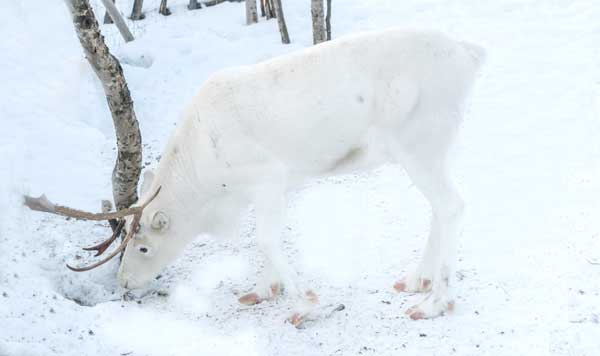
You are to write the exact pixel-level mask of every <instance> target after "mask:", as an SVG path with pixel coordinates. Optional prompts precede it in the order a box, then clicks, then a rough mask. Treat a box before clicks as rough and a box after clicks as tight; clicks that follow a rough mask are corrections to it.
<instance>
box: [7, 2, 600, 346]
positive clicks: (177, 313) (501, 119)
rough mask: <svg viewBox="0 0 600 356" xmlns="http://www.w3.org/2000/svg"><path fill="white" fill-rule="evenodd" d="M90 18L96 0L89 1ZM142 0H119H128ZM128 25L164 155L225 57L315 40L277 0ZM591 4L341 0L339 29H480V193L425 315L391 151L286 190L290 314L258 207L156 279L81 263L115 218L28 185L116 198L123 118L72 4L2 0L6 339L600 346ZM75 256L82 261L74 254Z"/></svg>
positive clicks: (149, 158)
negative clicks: (271, 286) (257, 15)
mask: <svg viewBox="0 0 600 356" xmlns="http://www.w3.org/2000/svg"><path fill="white" fill-rule="evenodd" d="M93 3H94V5H95V6H96V12H97V16H99V17H100V16H103V12H104V11H103V10H102V7H101V6H100V5H99V1H94V2H93ZM130 3H131V1H129V0H128V1H124V0H118V1H117V6H118V7H119V8H120V9H122V11H123V12H124V13H128V12H129V9H130V8H131V4H130ZM169 3H170V8H171V10H172V11H173V15H171V16H169V17H162V16H160V15H158V14H157V8H158V1H146V4H145V6H146V7H145V11H146V15H147V18H146V19H145V20H143V21H141V22H135V23H131V22H128V23H129V24H130V26H131V30H132V32H133V34H134V36H135V37H136V40H135V41H134V42H132V43H129V44H124V43H123V41H122V39H121V38H120V36H119V34H118V32H117V31H116V30H115V29H114V27H113V26H112V25H107V26H102V31H103V33H104V35H105V36H106V40H107V43H108V44H109V46H110V48H111V49H112V50H113V51H114V53H115V54H116V55H117V56H118V58H119V59H121V62H122V64H123V67H124V70H125V74H126V77H127V80H128V82H129V85H130V90H131V92H132V95H133V98H134V101H135V108H136V113H137V116H138V118H139V120H140V126H141V130H142V135H143V139H144V157H145V160H144V163H145V165H147V166H151V167H152V166H155V165H156V161H157V158H158V157H159V155H160V153H161V149H162V147H163V145H164V144H165V141H166V138H167V137H168V134H169V133H170V131H171V129H172V128H173V127H174V124H175V123H176V122H177V120H178V118H179V115H180V113H181V110H182V109H183V107H184V105H185V104H186V103H187V102H188V101H189V100H190V99H191V97H192V96H193V94H194V93H195V91H196V90H197V89H198V88H199V87H200V85H201V84H202V82H203V81H204V80H205V79H206V78H207V77H208V76H209V75H210V73H213V72H214V71H216V70H218V69H221V68H225V67H229V66H234V65H241V64H249V63H256V62H258V61H261V60H264V59H268V58H272V57H274V56H277V55H280V54H283V53H287V52H291V51H294V50H297V49H300V48H304V47H307V46H310V45H311V41H312V34H311V32H310V10H309V6H310V2H309V1H298V0H289V1H284V6H285V8H284V10H285V14H286V20H287V21H288V26H289V31H290V36H291V39H292V44H291V45H287V46H284V45H282V44H281V43H280V39H279V33H278V31H277V25H276V22H275V21H274V20H271V21H265V20H264V19H261V21H260V23H259V24H257V25H253V26H250V27H247V26H245V24H244V23H245V18H244V14H245V11H244V4H243V3H223V4H220V5H218V6H213V7H210V8H204V9H201V10H197V11H188V10H187V9H186V8H185V4H186V1H185V0H172V1H170V2H169ZM598 18H600V5H598V3H597V2H594V1H591V0H590V1H585V0H574V1H559V0H553V1H550V0H545V1H541V0H523V1H521V0H519V1H517V0H498V1H493V2H492V1H478V2H473V1H458V0H453V1H441V0H427V1H423V0H418V1H417V0H406V1H394V0H370V1H367V0H345V1H343V2H334V9H333V19H332V23H333V31H334V37H339V36H341V35H343V34H347V33H351V32H355V31H360V30H366V29H381V28H386V27H389V26H398V25H401V26H407V27H419V28H430V29H437V30H441V31H443V32H446V33H448V34H449V35H451V36H453V37H455V38H457V39H461V40H468V41H471V42H474V43H478V44H481V45H483V46H484V47H486V49H487V52H488V61H487V64H486V67H485V68H484V71H483V74H482V76H481V78H480V79H479V80H478V82H477V84H476V87H475V89H474V91H473V96H472V98H471V105H470V109H469V111H468V114H467V116H466V119H465V122H464V125H463V131H462V134H461V140H460V145H459V147H458V152H457V153H458V155H457V162H456V167H455V175H456V177H457V180H458V185H459V187H460V189H461V191H462V192H463V194H464V198H465V200H466V202H467V207H468V216H467V218H466V221H465V227H464V231H463V233H462V237H461V246H460V251H459V261H458V265H457V267H458V271H457V277H458V278H457V281H456V282H455V283H454V285H453V292H454V293H455V295H456V301H457V307H456V310H455V312H454V313H453V314H451V315H449V316H444V317H440V318H437V319H434V320H425V321H417V322H415V321H411V320H409V319H408V318H406V317H405V316H404V313H403V312H404V310H405V309H406V308H407V307H409V306H411V305H412V304H414V303H416V302H417V301H419V298H421V296H419V295H407V294H397V293H395V292H393V290H392V288H391V286H392V284H393V283H394V281H395V280H396V279H398V278H399V277H400V276H401V275H402V274H403V273H404V272H405V271H407V269H409V268H410V267H411V266H413V265H414V264H415V263H416V262H417V261H418V258H419V253H420V250H421V249H422V247H423V246H424V239H425V237H426V236H427V223H428V214H429V210H428V207H427V204H426V202H425V200H424V198H423V197H421V196H420V194H419V193H418V191H417V190H416V189H415V188H414V187H412V186H411V183H410V181H409V180H408V178H407V177H406V175H405V174H404V172H403V171H402V170H401V169H399V168H398V167H393V166H384V167H381V168H379V169H377V170H375V171H373V172H367V173H364V174H360V175H353V176H352V175H349V176H339V177H331V178H327V179H323V180H318V181H315V182H313V183H312V184H310V185H308V186H306V187H304V188H303V189H301V190H299V191H297V192H294V193H292V194H291V196H290V197H291V199H290V204H289V212H288V223H287V229H286V230H285V232H284V235H285V248H286V252H287V254H288V255H289V257H290V259H291V260H292V261H293V265H294V266H295V267H296V269H297V270H298V271H299V272H300V279H301V281H300V282H301V283H302V284H304V285H306V286H309V287H310V288H312V289H314V290H315V291H317V293H318V294H319V297H320V300H321V304H322V305H324V306H328V307H329V306H336V305H338V304H343V305H344V306H345V309H344V310H342V311H338V312H334V313H331V314H327V315H326V317H323V318H319V319H317V320H314V321H312V322H311V323H309V324H307V325H306V328H304V329H299V330H298V329H295V328H293V327H292V326H291V325H290V324H288V323H285V322H284V320H285V318H286V317H288V316H289V314H290V313H291V310H290V308H291V303H290V302H289V300H286V298H282V299H279V300H277V301H275V302H272V303H262V304H260V305H257V306H253V307H246V306H242V305H240V304H239V303H238V302H237V297H238V296H239V295H240V294H242V293H245V292H246V291H248V290H250V289H251V287H252V285H253V284H254V283H255V282H256V281H257V275H256V274H257V271H258V273H260V266H261V264H262V258H261V257H260V256H259V255H258V253H257V249H256V245H255V242H254V238H253V233H254V232H253V221H252V216H251V214H249V217H248V219H247V223H245V224H244V226H242V227H241V233H240V238H239V239H236V240H232V241H223V240H214V239H213V238H212V237H210V236H200V237H199V238H198V239H197V240H196V241H195V242H194V243H193V244H192V245H190V246H189V248H188V249H187V250H186V252H185V255H184V256H183V257H182V258H181V259H180V260H178V262H177V263H175V264H174V265H172V266H170V267H169V268H168V269H167V270H165V271H164V273H163V274H162V278H160V279H158V280H156V281H154V282H153V283H152V285H150V286H148V288H146V289H144V290H139V291H129V292H127V291H126V290H123V289H121V288H120V287H118V286H117V284H116V281H115V279H114V275H115V272H116V268H117V261H113V262H111V263H110V264H108V265H106V266H104V267H102V268H100V269H97V270H94V271H92V272H89V273H87V274H76V273H73V272H70V271H69V270H67V269H66V268H65V267H64V264H65V262H75V263H78V262H82V261H89V260H90V257H89V256H88V255H87V254H84V253H83V252H81V251H80V250H79V249H80V247H82V246H84V245H89V244H93V243H94V242H97V241H99V240H101V239H103V238H104V237H105V236H106V234H107V233H108V228H107V227H106V225H105V224H96V223H92V222H82V221H72V220H71V221H65V219H63V218H59V217H55V216H48V215H43V214H39V213H34V212H31V211H27V210H25V209H24V208H23V207H22V206H21V203H20V202H21V200H20V199H21V198H20V197H21V195H22V194H33V195H36V194H41V193H42V192H45V193H46V194H47V195H48V197H49V198H50V199H51V200H54V201H59V202H61V203H64V204H67V205H72V206H77V207H80V208H83V209H88V210H98V209H99V207H100V200H101V199H104V198H108V197H110V196H111V188H110V174H111V170H112V164H113V162H114V156H115V151H114V146H115V144H114V133H113V129H112V123H111V121H110V119H109V117H110V114H109V112H108V109H107V107H106V104H105V99H104V96H103V93H102V88H101V86H100V85H99V84H98V82H97V81H96V79H95V77H94V74H93V73H92V71H91V70H90V68H89V66H88V64H87V63H86V61H85V59H84V58H83V56H82V52H81V48H80V45H79V43H78V41H77V38H76V37H75V35H74V31H73V28H72V24H71V22H70V19H69V17H68V13H67V10H66V8H65V6H64V5H62V4H57V2H54V1H42V2H36V3H35V5H34V4H33V3H31V2H23V1H18V0H17V1H14V0H13V1H2V2H0V38H1V40H0V78H2V84H1V85H0V95H1V96H2V97H3V98H4V102H3V104H2V105H0V120H1V121H0V123H1V126H0V128H1V130H0V157H2V159H0V183H1V184H0V211H1V212H2V214H0V355H2V356H5V355H10V356H17V355H18V356H27V355H36V356H37V355H120V354H128V355H134V356H135V355H140V356H141V355H148V356H154V355H157V356H163V355H177V356H179V355H200V354H201V355H282V354H283V355H321V354H323V355H358V354H364V355H392V354H406V355H421V354H425V355H596V354H597V353H598V350H599V349H600V341H599V340H600V320H599V319H600V265H598V264H597V263H599V262H600V219H599V218H598V212H600V179H599V178H600V140H598V137H600V136H599V135H600V122H599V119H600V52H599V47H598V43H600V22H598ZM76 256H80V257H81V259H80V260H76V258H77V257H76Z"/></svg>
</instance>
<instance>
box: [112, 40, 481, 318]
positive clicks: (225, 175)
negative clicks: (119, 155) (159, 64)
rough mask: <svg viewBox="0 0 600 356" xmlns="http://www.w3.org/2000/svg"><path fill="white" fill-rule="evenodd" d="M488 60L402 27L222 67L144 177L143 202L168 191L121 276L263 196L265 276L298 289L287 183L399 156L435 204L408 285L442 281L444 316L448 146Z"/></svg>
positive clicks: (214, 229) (141, 275)
mask: <svg viewBox="0 0 600 356" xmlns="http://www.w3.org/2000/svg"><path fill="white" fill-rule="evenodd" d="M482 60H483V51H482V50H481V49H480V48H479V47H477V46H474V45H471V44H466V43H460V42H456V41H453V40H450V39H448V38H446V37H444V36H443V35H440V34H437V33H429V32H410V31H402V30H396V29H394V30H387V31H383V32H370V33H361V34H356V35H353V36H349V37H344V38H340V39H337V40H333V41H330V42H326V43H323V44H320V45H318V46H314V47H311V48H308V49H305V50H303V51H300V52H297V53H293V54H290V55H286V56H282V57H278V58H275V59H273V60H270V61H267V62H263V63H259V64H256V65H251V66H245V67H239V68H233V69H229V70H225V71H222V72H219V73H217V74H215V75H213V76H212V77H211V78H210V79H208V80H207V81H206V83H205V84H204V85H203V86H202V87H201V88H200V91H199V93H198V94H197V95H196V96H195V97H194V99H193V101H192V104H191V105H190V106H189V108H188V109H187V110H186V112H185V114H184V117H183V120H182V121H181V122H180V123H179V125H178V126H177V129H176V130H175V132H174V133H173V135H172V137H171V139H170V141H169V143H168V145H167V147H166V148H165V150H164V152H163V156H162V159H161V161H160V163H159V165H158V168H157V170H156V174H155V177H154V178H153V180H152V182H144V184H143V187H144V189H143V192H142V198H141V200H144V198H145V196H147V195H148V194H151V193H153V192H154V191H155V190H156V189H157V188H158V187H159V186H162V190H161V192H160V194H159V195H158V197H157V198H156V200H154V201H153V202H152V203H151V204H150V205H149V206H148V207H147V208H146V211H145V212H144V215H143V217H142V221H141V229H140V232H139V233H138V234H137V236H136V239H135V240H133V241H132V242H131V243H130V245H129V246H128V247H127V250H126V253H125V256H124V258H123V261H122V264H121V267H120V270H119V278H120V280H121V283H122V284H123V285H126V286H129V287H138V286H140V285H142V284H143V283H145V282H147V281H149V280H150V279H152V278H153V277H154V276H155V275H156V274H157V273H158V272H159V271H160V270H161V269H162V268H163V267H165V265H167V264H168V263H170V262H172V261H173V260H174V259H175V258H176V257H177V256H178V255H179V253H180V252H181V251H182V250H183V249H184V247H185V246H186V245H187V244H188V243H189V242H190V241H191V240H192V239H193V238H194V237H195V236H197V235H198V234H200V233H211V234H221V233H225V232H227V231H229V230H230V229H231V227H232V226H235V225H236V223H238V219H239V215H240V212H241V211H242V210H243V209H244V208H245V207H246V206H247V204H254V205H255V210H256V215H257V222H256V225H257V229H256V235H257V239H258V245H259V247H260V249H261V250H262V252H263V253H264V254H265V256H266V258H267V261H268V265H269V266H268V267H267V268H268V271H267V273H266V275H267V276H268V277H267V279H268V280H266V281H265V283H264V285H265V286H269V285H270V284H271V283H273V282H282V283H283V284H284V285H285V286H286V290H287V291H289V292H290V293H291V294H292V295H294V294H297V295H301V294H302V293H301V292H302V291H300V290H299V288H298V287H297V286H296V284H295V278H294V272H293V271H292V269H291V268H290V267H289V265H288V263H287V261H286V259H285V257H284V255H283V254H282V251H281V249H280V248H279V235H280V233H281V229H282V224H283V221H282V220H283V211H284V208H285V206H286V204H285V196H286V194H285V193H286V191H287V190H289V189H291V188H293V187H294V186H296V185H297V184H300V183H302V182H304V181H306V180H307V179H312V178H314V177H317V176H323V175H330V174H333V173H336V172H339V171H346V170H351V169H354V170H356V169H359V170H364V169H370V168H372V167H374V166H377V165H380V164H382V163H385V162H396V163H399V164H402V165H403V166H404V167H405V169H406V170H407V172H408V174H409V176H410V177H411V179H412V180H413V181H414V183H415V185H416V186H417V187H418V188H419V189H420V190H421V191H422V192H423V194H424V195H425V197H426V198H427V199H428V200H429V202H430V203H431V207H432V212H433V214H432V221H431V234H430V237H429V240H428V242H427V246H426V248H425V252H424V257H423V260H422V262H421V264H420V265H419V267H418V268H417V269H416V270H415V271H414V272H413V273H412V274H410V275H408V276H407V279H406V282H407V289H413V290H417V289H418V285H417V284H418V283H419V282H418V281H419V280H420V279H421V278H427V279H431V280H432V281H433V283H432V292H431V295H430V296H428V298H427V299H426V300H425V302H424V303H423V304H422V309H423V311H424V312H425V313H426V314H427V316H435V315H438V314H440V313H441V312H443V310H441V309H440V308H442V307H440V305H442V304H443V305H445V302H446V301H447V300H448V297H447V284H448V283H447V281H448V278H449V276H450V262H451V259H452V257H451V256H452V251H453V250H454V248H455V245H456V240H457V235H458V230H459V221H460V217H461V215H462V210H463V203H462V200H461V198H460V196H459V194H458V193H457V192H456V190H455V188H454V186H453V184H452V183H451V181H450V178H449V175H448V171H447V153H448V149H449V147H450V146H451V144H452V142H453V141H454V139H455V136H456V132H457V130H458V127H459V123H460V120H461V117H462V111H463V103H464V100H465V97H466V95H467V92H468V90H469V87H470V86H471V84H472V82H473V80H474V77H475V74H476V72H477V70H478V68H479V66H480V65H481V62H482ZM146 179H152V177H151V175H146ZM158 211H160V212H162V213H163V214H165V215H166V216H168V218H169V224H168V228H167V229H162V230H157V229H152V227H151V225H152V218H153V217H154V216H155V214H156V213H157V212H158ZM160 216H163V215H160ZM155 225H156V223H155ZM140 246H143V247H146V248H147V249H148V252H146V253H141V252H140V251H139V249H140ZM269 291H270V289H269V288H266V287H265V288H263V289H260V290H259V291H257V293H258V294H260V295H261V296H267V295H268V294H269ZM442 309H443V308H442Z"/></svg>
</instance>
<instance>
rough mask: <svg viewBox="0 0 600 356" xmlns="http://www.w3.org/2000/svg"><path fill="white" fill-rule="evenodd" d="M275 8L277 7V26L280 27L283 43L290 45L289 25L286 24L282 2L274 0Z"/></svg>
mask: <svg viewBox="0 0 600 356" xmlns="http://www.w3.org/2000/svg"><path fill="white" fill-rule="evenodd" d="M273 6H274V7H275V15H276V17H277V24H278V25H279V33H280V34H281V42H282V43H283V44H289V43H290V35H289V34H288V30H287V25H286V24H285V18H284V17H283V8H282V7H281V0H273Z"/></svg>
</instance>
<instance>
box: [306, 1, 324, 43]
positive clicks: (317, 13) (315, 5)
mask: <svg viewBox="0 0 600 356" xmlns="http://www.w3.org/2000/svg"><path fill="white" fill-rule="evenodd" d="M310 13H311V15H312V29H313V44H318V43H321V42H324V41H325V40H326V38H327V37H326V36H325V15H324V11H323V0H311V2H310Z"/></svg>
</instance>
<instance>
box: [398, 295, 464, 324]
mask: <svg viewBox="0 0 600 356" xmlns="http://www.w3.org/2000/svg"><path fill="white" fill-rule="evenodd" d="M453 310H454V301H445V300H442V299H439V298H433V297H432V296H429V297H428V298H426V299H425V300H423V301H422V302H421V303H419V304H417V305H415V306H412V307H410V308H408V309H407V310H406V312H405V314H406V315H408V317H409V318H411V319H412V320H420V319H432V318H435V317H438V316H440V315H444V314H446V313H449V312H452V311H453Z"/></svg>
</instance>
